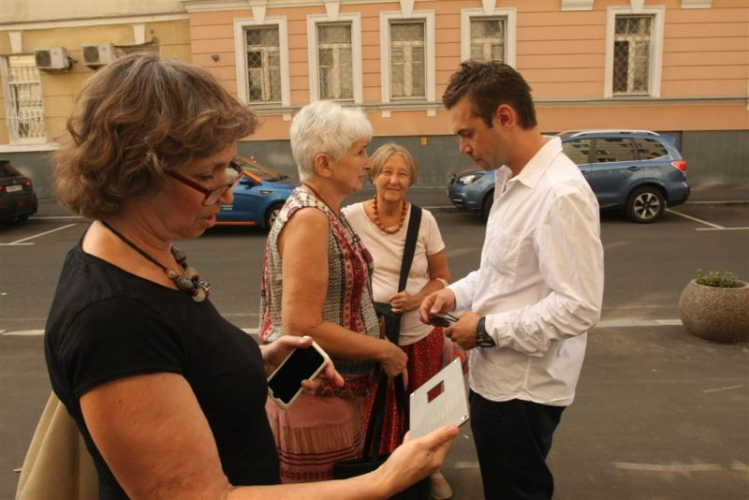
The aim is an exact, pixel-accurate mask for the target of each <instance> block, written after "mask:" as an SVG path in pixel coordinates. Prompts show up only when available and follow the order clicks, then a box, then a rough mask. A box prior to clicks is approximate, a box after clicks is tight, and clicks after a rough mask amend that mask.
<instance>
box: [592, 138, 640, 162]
mask: <svg viewBox="0 0 749 500" xmlns="http://www.w3.org/2000/svg"><path fill="white" fill-rule="evenodd" d="M634 159H635V151H634V148H633V147H632V140H631V139H628V138H620V137H611V138H607V137H599V138H598V139H596V148H595V152H594V153H593V161H594V162H595V163H611V162H615V161H633V160H634Z"/></svg>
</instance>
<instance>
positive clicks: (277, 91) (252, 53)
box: [245, 26, 281, 103]
mask: <svg viewBox="0 0 749 500" xmlns="http://www.w3.org/2000/svg"><path fill="white" fill-rule="evenodd" d="M245 39H246V46H247V80H248V99H247V100H248V102H251V103H278V102H281V48H280V44H279V35H278V27H276V26H263V27H252V28H246V29H245Z"/></svg>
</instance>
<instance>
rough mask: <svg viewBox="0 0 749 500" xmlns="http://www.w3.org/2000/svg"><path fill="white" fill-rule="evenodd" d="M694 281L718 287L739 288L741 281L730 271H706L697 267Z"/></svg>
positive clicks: (741, 284)
mask: <svg viewBox="0 0 749 500" xmlns="http://www.w3.org/2000/svg"><path fill="white" fill-rule="evenodd" d="M694 281H696V282H697V284H699V285H705V286H716V287H718V288H741V287H742V286H743V282H742V281H741V280H740V279H739V277H738V275H737V274H736V273H732V272H731V271H708V272H707V273H706V272H704V271H703V270H702V269H697V273H696V274H695V277H694Z"/></svg>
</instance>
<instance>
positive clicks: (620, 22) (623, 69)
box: [613, 15, 653, 95]
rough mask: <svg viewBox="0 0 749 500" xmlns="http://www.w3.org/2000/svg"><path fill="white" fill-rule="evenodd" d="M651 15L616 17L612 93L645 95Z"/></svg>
mask: <svg viewBox="0 0 749 500" xmlns="http://www.w3.org/2000/svg"><path fill="white" fill-rule="evenodd" d="M652 32H653V16H630V15H627V16H616V29H615V35H614V76H613V90H614V94H619V95H629V94H636V95H640V94H648V92H649V91H650V57H651V42H652Z"/></svg>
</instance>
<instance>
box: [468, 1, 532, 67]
mask: <svg viewBox="0 0 749 500" xmlns="http://www.w3.org/2000/svg"><path fill="white" fill-rule="evenodd" d="M474 17H477V18H480V17H504V18H506V19H507V24H506V26H505V28H506V29H507V33H506V34H507V40H506V41H505V63H506V64H508V65H510V66H512V67H513V68H514V67H515V61H516V57H517V17H518V12H517V9H516V8H515V7H506V8H501V9H497V8H496V7H495V8H494V9H493V10H492V11H491V12H490V13H489V14H487V13H486V11H485V10H484V9H461V11H460V60H461V61H466V60H468V59H470V58H471V18H474Z"/></svg>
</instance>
